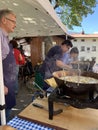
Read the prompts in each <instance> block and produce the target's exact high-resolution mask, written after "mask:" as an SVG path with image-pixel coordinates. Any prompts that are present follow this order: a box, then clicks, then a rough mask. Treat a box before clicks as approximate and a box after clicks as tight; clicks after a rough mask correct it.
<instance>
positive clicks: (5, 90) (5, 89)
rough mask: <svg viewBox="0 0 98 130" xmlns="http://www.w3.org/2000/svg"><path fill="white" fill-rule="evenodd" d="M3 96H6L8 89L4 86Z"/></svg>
mask: <svg viewBox="0 0 98 130" xmlns="http://www.w3.org/2000/svg"><path fill="white" fill-rule="evenodd" d="M4 94H5V95H7V94H8V88H7V87H6V86H4Z"/></svg>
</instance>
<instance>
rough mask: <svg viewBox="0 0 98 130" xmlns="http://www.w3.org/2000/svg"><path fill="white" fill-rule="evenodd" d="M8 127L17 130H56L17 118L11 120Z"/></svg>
mask: <svg viewBox="0 0 98 130" xmlns="http://www.w3.org/2000/svg"><path fill="white" fill-rule="evenodd" d="M7 125H10V126H12V127H14V128H16V129H17V130H55V129H54V128H49V127H47V126H43V125H41V124H38V123H35V122H30V121H27V120H24V119H22V118H19V117H17V116H16V117H14V118H13V119H12V120H10V121H9V122H8V123H7Z"/></svg>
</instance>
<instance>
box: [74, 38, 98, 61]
mask: <svg viewBox="0 0 98 130" xmlns="http://www.w3.org/2000/svg"><path fill="white" fill-rule="evenodd" d="M72 43H73V45H74V46H76V47H78V49H79V59H80V60H81V58H82V57H84V60H90V61H91V60H92V58H96V62H97V63H98V37H97V38H93V37H92V38H91V37H84V38H83V37H78V38H75V39H73V40H72ZM83 46H84V49H85V50H84V51H82V50H81V49H82V48H83Z"/></svg>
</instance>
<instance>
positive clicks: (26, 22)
mask: <svg viewBox="0 0 98 130" xmlns="http://www.w3.org/2000/svg"><path fill="white" fill-rule="evenodd" d="M5 8H8V9H12V10H13V11H14V12H15V14H16V17H17V27H16V29H15V32H14V33H13V34H12V35H10V38H13V37H25V36H27V37H28V36H31V37H37V36H53V35H65V34H66V31H67V30H66V27H65V26H64V25H63V24H62V22H61V21H60V19H59V18H58V17H57V15H56V13H55V11H54V9H53V7H52V5H51V4H50V3H49V1H48V0H46V1H44V0H7V1H6V0H1V1H0V9H5ZM0 43H1V41H0ZM0 45H1V44H0ZM0 61H2V58H1V46H0ZM3 86H4V85H3V75H2V62H0V113H1V124H2V125H5V124H6V121H5V112H4V108H5V100H4V87H3Z"/></svg>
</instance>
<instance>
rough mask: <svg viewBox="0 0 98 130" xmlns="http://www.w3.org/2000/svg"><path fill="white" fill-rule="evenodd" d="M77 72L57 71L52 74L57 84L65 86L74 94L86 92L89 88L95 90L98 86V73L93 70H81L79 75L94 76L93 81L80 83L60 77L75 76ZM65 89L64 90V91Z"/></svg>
mask: <svg viewBox="0 0 98 130" xmlns="http://www.w3.org/2000/svg"><path fill="white" fill-rule="evenodd" d="M77 74H78V73H77V72H75V71H57V72H54V73H53V76H54V78H55V80H56V83H57V84H58V86H59V87H62V86H63V87H66V89H68V90H69V91H71V92H74V93H76V94H80V93H85V92H88V91H89V90H90V91H92V90H95V89H96V88H97V86H98V74H96V73H93V72H82V73H81V76H83V77H88V78H90V77H91V78H94V79H95V80H96V82H93V83H89V82H88V83H80V82H78V83H77V82H72V81H67V80H66V81H65V80H64V78H63V79H61V77H62V76H63V77H64V76H65V77H66V76H71V77H72V78H73V77H74V76H76V75H77ZM66 89H65V91H66Z"/></svg>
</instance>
